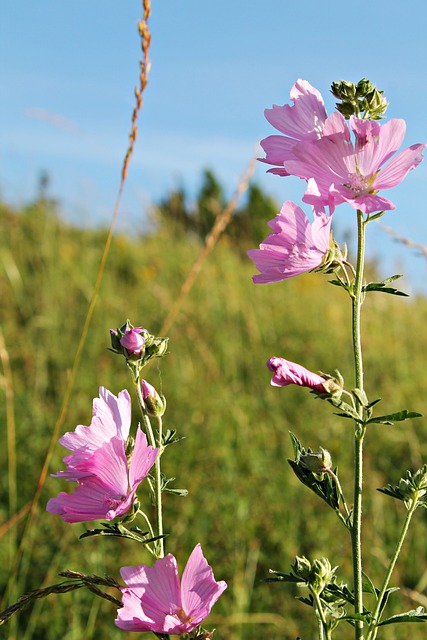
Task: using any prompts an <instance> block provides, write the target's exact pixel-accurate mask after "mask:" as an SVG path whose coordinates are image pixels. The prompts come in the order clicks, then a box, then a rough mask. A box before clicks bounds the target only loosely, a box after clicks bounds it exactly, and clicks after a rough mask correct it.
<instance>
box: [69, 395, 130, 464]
mask: <svg viewBox="0 0 427 640" xmlns="http://www.w3.org/2000/svg"><path fill="white" fill-rule="evenodd" d="M130 422H131V400H130V396H129V393H128V392H127V391H126V390H124V391H121V392H120V393H119V395H118V397H117V398H116V396H114V395H113V394H112V393H111V392H110V391H108V389H105V388H104V387H100V389H99V398H95V399H94V401H93V417H92V421H91V424H90V426H88V427H86V426H84V425H79V426H77V427H76V429H75V430H74V431H73V432H68V433H65V434H64V435H63V436H62V438H60V440H59V442H60V443H61V444H62V446H63V447H65V448H66V449H70V451H75V452H78V453H87V452H92V451H95V449H97V448H98V447H100V446H101V445H102V444H103V443H104V442H108V441H109V440H111V438H112V437H114V436H116V435H119V434H120V435H121V437H122V438H123V439H124V440H126V439H127V438H128V436H129V429H130Z"/></svg>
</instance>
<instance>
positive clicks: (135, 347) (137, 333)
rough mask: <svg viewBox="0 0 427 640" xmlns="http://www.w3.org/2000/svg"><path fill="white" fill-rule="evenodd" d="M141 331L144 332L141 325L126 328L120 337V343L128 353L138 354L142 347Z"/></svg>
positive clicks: (143, 341) (142, 337) (143, 340)
mask: <svg viewBox="0 0 427 640" xmlns="http://www.w3.org/2000/svg"><path fill="white" fill-rule="evenodd" d="M142 333H144V334H145V333H146V331H145V329H143V328H142V327H132V328H130V327H129V328H127V329H126V331H125V333H124V334H123V336H122V337H121V338H120V344H121V345H122V347H124V348H125V349H126V351H127V352H128V353H129V355H131V356H132V355H137V356H139V355H140V354H141V352H142V350H143V349H144V343H145V338H144V336H143V335H141V334H142Z"/></svg>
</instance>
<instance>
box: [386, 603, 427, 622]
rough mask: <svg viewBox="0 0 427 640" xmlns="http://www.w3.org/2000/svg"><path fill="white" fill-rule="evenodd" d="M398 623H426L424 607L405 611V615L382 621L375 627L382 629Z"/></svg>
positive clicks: (426, 616)
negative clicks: (387, 625)
mask: <svg viewBox="0 0 427 640" xmlns="http://www.w3.org/2000/svg"><path fill="white" fill-rule="evenodd" d="M398 622H427V614H426V613H425V609H424V607H417V608H416V609H411V611H407V612H406V613H399V614H397V615H395V616H391V618H387V619H386V620H383V621H382V622H380V623H379V624H378V625H377V626H378V627H383V626H384V625H386V624H396V623H398Z"/></svg>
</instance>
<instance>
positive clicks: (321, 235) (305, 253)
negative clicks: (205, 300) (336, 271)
mask: <svg viewBox="0 0 427 640" xmlns="http://www.w3.org/2000/svg"><path fill="white" fill-rule="evenodd" d="M331 222H332V216H328V215H326V213H325V212H324V210H321V211H320V212H319V211H316V212H315V213H314V221H313V223H310V222H309V220H308V218H307V216H306V215H305V213H304V211H303V210H302V209H300V207H298V206H297V205H296V204H295V203H294V202H291V201H290V200H287V201H286V202H285V203H284V204H283V206H282V208H281V210H280V213H279V214H278V215H277V216H276V217H275V218H274V219H273V220H270V222H269V223H268V224H269V226H270V227H271V229H273V232H274V233H271V234H270V235H269V236H268V237H267V238H266V239H265V240H264V242H263V243H262V244H260V248H259V249H251V250H250V251H248V256H249V257H250V258H251V259H252V260H253V261H254V262H255V266H256V268H257V269H258V271H260V272H261V273H260V274H259V275H256V276H253V278H252V279H253V281H254V282H255V283H256V284H268V283H270V282H279V280H286V279H287V278H293V277H294V276H298V275H299V274H301V273H304V272H306V271H311V269H315V268H316V267H318V266H320V265H321V264H322V262H323V260H324V258H325V256H326V255H327V254H328V252H329V248H330V237H331Z"/></svg>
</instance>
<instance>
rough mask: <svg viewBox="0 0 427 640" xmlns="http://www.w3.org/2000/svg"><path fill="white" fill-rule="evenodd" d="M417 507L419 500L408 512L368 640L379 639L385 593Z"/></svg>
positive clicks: (414, 501) (380, 595) (379, 597)
mask: <svg viewBox="0 0 427 640" xmlns="http://www.w3.org/2000/svg"><path fill="white" fill-rule="evenodd" d="M417 506H418V500H417V499H416V498H415V499H414V500H413V501H412V504H411V506H410V507H409V509H408V510H407V512H406V518H405V522H404V523H403V526H402V531H401V532H400V537H399V540H398V542H397V545H396V549H395V551H394V554H393V557H392V559H391V560H390V565H389V567H388V570H387V573H386V576H385V578H384V583H383V586H382V589H381V591H380V594H379V596H378V598H377V606H376V607H375V611H374V615H373V620H374V621H373V622H372V624H371V625H370V627H369V633H368V637H367V640H374V639H375V638H376V637H377V632H378V626H377V625H378V623H379V621H380V617H381V613H382V611H381V609H382V602H383V599H384V596H385V593H386V591H387V589H388V585H389V583H390V579H391V576H392V573H393V571H394V567H395V566H396V562H397V559H398V557H399V555H400V552H401V550H402V545H403V542H404V540H405V537H406V534H407V533H408V529H409V524H410V522H411V519H412V516H413V515H414V513H415V509H416V508H417Z"/></svg>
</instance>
